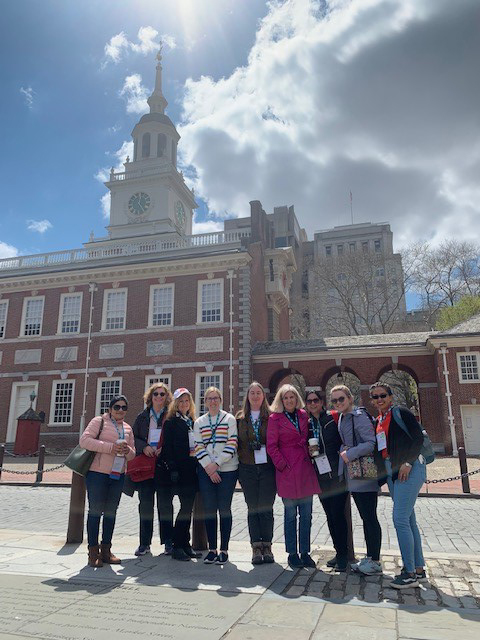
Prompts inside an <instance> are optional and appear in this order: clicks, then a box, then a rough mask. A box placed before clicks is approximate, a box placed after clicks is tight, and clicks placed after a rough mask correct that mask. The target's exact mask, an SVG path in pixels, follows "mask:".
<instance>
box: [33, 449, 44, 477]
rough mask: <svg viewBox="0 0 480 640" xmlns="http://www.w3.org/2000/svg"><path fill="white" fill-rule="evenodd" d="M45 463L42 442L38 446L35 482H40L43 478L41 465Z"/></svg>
mask: <svg viewBox="0 0 480 640" xmlns="http://www.w3.org/2000/svg"><path fill="white" fill-rule="evenodd" d="M44 464H45V445H44V444H42V445H41V446H40V450H39V452H38V467H37V479H36V480H35V484H40V482H41V481H42V479H43V466H44Z"/></svg>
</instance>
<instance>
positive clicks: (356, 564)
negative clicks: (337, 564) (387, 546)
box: [350, 556, 370, 573]
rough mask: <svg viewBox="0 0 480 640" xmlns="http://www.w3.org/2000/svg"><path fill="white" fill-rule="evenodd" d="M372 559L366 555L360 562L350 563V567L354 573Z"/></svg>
mask: <svg viewBox="0 0 480 640" xmlns="http://www.w3.org/2000/svg"><path fill="white" fill-rule="evenodd" d="M369 560H370V558H367V556H365V557H364V558H362V559H361V560H360V562H352V563H350V569H351V570H352V571H353V572H354V573H358V571H359V570H360V566H361V565H363V564H365V563H366V562H368V561H369Z"/></svg>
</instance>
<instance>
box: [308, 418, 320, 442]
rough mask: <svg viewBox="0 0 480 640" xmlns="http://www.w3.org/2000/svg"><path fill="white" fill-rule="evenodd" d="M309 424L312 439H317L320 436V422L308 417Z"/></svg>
mask: <svg viewBox="0 0 480 640" xmlns="http://www.w3.org/2000/svg"><path fill="white" fill-rule="evenodd" d="M310 424H311V425H312V431H313V437H314V438H317V439H318V438H319V436H320V421H319V420H317V419H316V418H314V417H313V416H310Z"/></svg>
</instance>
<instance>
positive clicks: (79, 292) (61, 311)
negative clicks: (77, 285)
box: [57, 291, 83, 336]
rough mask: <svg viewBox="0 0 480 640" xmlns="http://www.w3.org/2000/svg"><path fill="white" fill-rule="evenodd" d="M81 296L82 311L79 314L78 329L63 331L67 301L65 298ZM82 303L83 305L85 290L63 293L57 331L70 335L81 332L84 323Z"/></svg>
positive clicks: (62, 334)
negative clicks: (64, 310)
mask: <svg viewBox="0 0 480 640" xmlns="http://www.w3.org/2000/svg"><path fill="white" fill-rule="evenodd" d="M75 297H76V298H80V311H79V316H78V329H77V331H62V324H63V306H64V303H65V298H75ZM82 305H83V292H82V291H75V292H74V293H62V295H61V296H60V306H59V308H58V325H57V333H58V335H61V336H69V335H74V334H75V333H80V325H81V323H82Z"/></svg>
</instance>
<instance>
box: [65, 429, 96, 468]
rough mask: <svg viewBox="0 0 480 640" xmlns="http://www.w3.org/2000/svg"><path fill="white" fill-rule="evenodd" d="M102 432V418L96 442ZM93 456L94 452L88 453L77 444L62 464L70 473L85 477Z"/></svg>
mask: <svg viewBox="0 0 480 640" xmlns="http://www.w3.org/2000/svg"><path fill="white" fill-rule="evenodd" d="M102 430H103V418H102V422H101V423H100V430H99V432H98V435H97V437H96V438H95V439H96V440H98V439H99V438H100V434H101V433H102ZM95 454H96V451H89V450H88V449H84V448H83V447H81V446H80V445H79V444H77V446H76V447H75V449H73V451H71V452H70V454H69V456H68V458H67V459H66V460H65V462H64V463H63V464H64V465H65V466H66V467H68V468H69V469H71V470H72V471H74V472H75V473H78V475H80V476H84V477H85V476H86V475H87V473H88V471H89V470H90V465H91V464H92V462H93V459H94V458H95Z"/></svg>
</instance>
